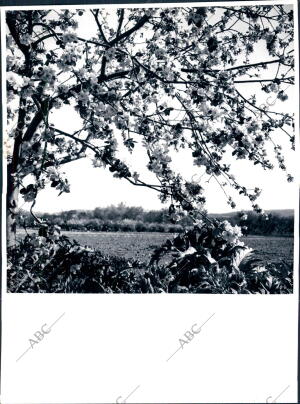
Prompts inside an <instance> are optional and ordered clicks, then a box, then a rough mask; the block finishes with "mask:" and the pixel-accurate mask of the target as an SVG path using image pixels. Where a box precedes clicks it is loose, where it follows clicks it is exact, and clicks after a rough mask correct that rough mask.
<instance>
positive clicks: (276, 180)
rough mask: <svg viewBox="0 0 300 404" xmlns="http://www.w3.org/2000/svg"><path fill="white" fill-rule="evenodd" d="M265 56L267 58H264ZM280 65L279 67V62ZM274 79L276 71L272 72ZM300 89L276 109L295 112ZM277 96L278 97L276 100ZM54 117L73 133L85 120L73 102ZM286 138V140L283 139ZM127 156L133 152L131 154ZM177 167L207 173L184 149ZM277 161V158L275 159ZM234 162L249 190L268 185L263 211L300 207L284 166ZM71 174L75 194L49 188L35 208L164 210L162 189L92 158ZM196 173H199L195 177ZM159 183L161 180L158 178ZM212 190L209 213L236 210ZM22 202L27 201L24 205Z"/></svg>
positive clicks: (291, 159)
mask: <svg viewBox="0 0 300 404" xmlns="http://www.w3.org/2000/svg"><path fill="white" fill-rule="evenodd" d="M83 21H84V23H83V24H82V25H81V26H80V27H79V29H80V31H81V32H80V36H85V37H89V36H90V35H91V34H93V31H91V29H94V28H90V26H91V25H92V27H94V24H89V18H88V17H85V20H83ZM263 58H264V59H263ZM255 59H257V60H259V61H261V60H270V56H268V55H267V54H266V50H265V49H263V47H261V49H260V51H259V52H258V53H257V54H256V55H255ZM275 68H276V66H275ZM269 73H270V75H271V77H272V74H273V75H274V72H273V71H272V70H269ZM239 86H240V87H239V90H240V91H241V92H242V93H243V95H244V96H246V97H247V95H250V94H251V93H253V85H252V88H251V89H250V88H249V85H246V84H240V85H239ZM294 91H295V90H294V89H292V88H289V90H288V95H289V99H288V100H287V101H285V102H284V103H283V102H281V101H280V100H277V101H276V104H275V105H274V106H273V107H272V109H273V110H278V111H280V112H284V111H289V112H291V111H292V110H294V111H295V107H296V105H295V103H294V102H293V99H295V92H294ZM268 96H269V94H264V98H258V105H259V104H260V103H263V102H266V99H267V98H268ZM275 98H276V95H274V94H273V95H272V100H271V99H270V98H269V102H272V101H273V100H274V99H275ZM51 120H52V121H53V122H55V126H56V127H57V128H59V129H61V130H65V131H66V132H69V133H72V132H73V131H75V130H77V129H78V128H79V125H80V119H79V118H78V115H77V113H76V112H74V111H73V109H72V108H71V107H69V106H64V107H63V108H62V109H61V110H56V111H55V112H54V113H53V114H52V118H51ZM277 136H280V137H281V138H283V133H278V134H277ZM281 138H280V139H281ZM281 143H282V144H283V146H287V147H285V148H284V155H285V156H286V163H287V166H288V172H289V173H291V174H292V175H293V174H295V172H296V155H295V153H294V152H292V151H291V150H290V149H289V148H288V146H289V142H288V141H287V139H283V142H281ZM137 151H138V152H135V153H134V154H133V159H131V160H129V158H128V160H127V158H126V161H127V162H128V163H129V165H130V166H131V167H132V168H134V170H136V171H138V172H140V174H141V179H142V180H143V179H145V180H148V181H155V179H154V178H155V177H154V176H153V174H151V173H149V171H148V170H147V169H146V168H145V157H146V154H145V151H144V150H143V149H142V148H141V147H138V148H137ZM126 157H127V156H126ZM172 157H173V160H174V167H175V169H176V171H177V172H179V173H180V174H181V175H182V176H183V177H184V178H186V179H189V180H191V179H192V177H193V176H198V177H199V175H200V174H201V171H199V170H200V169H199V167H196V166H193V162H192V158H191V153H190V151H188V150H186V151H180V155H177V154H173V155H172ZM274 162H275V160H274ZM228 163H230V164H231V165H232V173H234V175H235V176H236V178H237V180H239V181H240V183H241V184H242V185H245V186H246V187H249V188H254V187H256V186H258V187H259V188H262V189H263V192H262V195H261V197H260V198H259V200H258V203H259V205H260V206H261V207H262V208H263V209H285V208H294V206H295V198H296V195H297V187H296V186H295V184H294V183H287V181H286V176H285V174H284V172H283V171H282V170H279V169H277V168H276V162H275V169H274V170H273V171H264V170H263V169H262V168H260V167H258V166H253V164H251V163H250V162H247V161H244V160H239V161H236V160H234V159H233V158H232V157H231V156H230V157H229V159H228ZM62 171H63V172H65V173H66V175H67V178H68V180H69V182H70V184H71V192H70V193H69V194H62V195H60V196H59V197H58V196H57V195H58V192H57V191H55V190H53V188H50V186H49V187H47V188H46V189H45V190H43V191H41V192H40V193H39V195H38V197H37V201H36V206H35V210H36V211H43V212H59V211H62V210H70V209H94V208H95V207H104V206H107V205H111V204H114V205H117V204H119V203H120V202H124V203H126V204H127V205H129V206H143V208H145V209H160V208H161V207H163V206H165V205H162V204H161V202H160V201H159V199H158V193H156V192H155V191H153V190H150V189H146V188H143V187H135V186H133V185H131V184H129V183H128V182H127V181H125V180H124V179H123V180H120V179H116V178H114V177H113V176H112V173H110V171H109V170H108V169H103V168H94V167H93V166H92V163H91V161H90V160H89V159H82V160H79V161H76V162H73V163H69V164H68V165H65V166H64V167H63V169H62ZM195 178H196V177H194V179H195ZM155 182H156V181H155ZM206 185H207V187H206V189H207V192H206V197H207V209H208V211H209V212H214V213H222V212H227V211H229V210H230V208H229V206H228V205H227V202H226V198H225V195H224V194H223V192H222V190H221V189H220V188H219V186H218V185H216V184H215V183H214V182H213V179H212V180H211V182H210V183H208V184H206ZM227 190H228V193H229V194H230V195H232V197H233V199H234V201H235V202H236V203H237V208H236V209H251V205H250V203H249V201H248V200H247V199H246V198H244V197H240V196H239V195H237V194H236V193H235V192H234V190H231V189H229V188H228V189H227ZM20 205H22V202H21V204H20ZM29 207H30V204H27V203H25V204H23V205H22V208H23V209H29Z"/></svg>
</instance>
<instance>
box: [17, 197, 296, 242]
mask: <svg viewBox="0 0 300 404" xmlns="http://www.w3.org/2000/svg"><path fill="white" fill-rule="evenodd" d="M211 216H212V217H213V215H211ZM39 217H40V219H42V220H43V221H44V222H48V223H52V224H56V225H58V226H60V227H61V229H62V230H73V231H122V232H134V231H135V232H165V233H181V232H183V231H184V230H185V229H186V228H189V227H190V226H192V225H193V222H192V219H191V218H190V217H188V216H187V217H184V218H183V219H181V220H180V221H179V222H177V223H172V221H171V219H170V216H169V212H168V209H161V210H144V209H143V208H142V207H138V206H126V205H125V204H124V203H121V204H119V205H118V206H114V205H111V206H108V207H105V208H95V209H94V210H68V211H63V212H60V213H52V214H50V213H40V214H39ZM217 217H218V218H219V219H226V220H228V221H229V222H230V223H231V224H232V225H239V226H242V228H243V232H244V234H246V235H247V234H253V235H277V236H291V235H293V231H294V218H293V216H288V217H284V216H280V215H278V214H272V213H271V214H269V215H268V218H266V217H264V216H262V215H258V214H257V213H254V212H247V219H245V216H243V214H241V213H240V212H236V213H235V212H233V213H232V214H231V215H229V216H226V215H224V217H221V215H217ZM17 225H18V227H23V228H24V227H26V228H34V227H35V220H34V218H33V217H32V216H31V214H30V213H29V212H28V211H21V213H20V215H18V218H17Z"/></svg>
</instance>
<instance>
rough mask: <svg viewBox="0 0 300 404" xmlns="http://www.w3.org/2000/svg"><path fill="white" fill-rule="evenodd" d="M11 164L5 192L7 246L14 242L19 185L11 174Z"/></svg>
mask: <svg viewBox="0 0 300 404" xmlns="http://www.w3.org/2000/svg"><path fill="white" fill-rule="evenodd" d="M11 171H12V170H11V165H8V169H7V191H6V192H7V194H6V237H7V247H12V246H14V245H15V244H16V230H17V221H16V218H17V211H18V198H19V187H18V186H17V185H16V184H15V183H14V178H13V176H12V175H11V174H12V172H11Z"/></svg>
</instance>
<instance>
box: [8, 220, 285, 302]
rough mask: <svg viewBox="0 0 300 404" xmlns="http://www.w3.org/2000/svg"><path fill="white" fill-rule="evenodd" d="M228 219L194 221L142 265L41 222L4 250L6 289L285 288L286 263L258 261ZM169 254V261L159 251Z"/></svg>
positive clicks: (239, 290) (171, 290) (198, 290)
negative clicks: (207, 222) (109, 254)
mask: <svg viewBox="0 0 300 404" xmlns="http://www.w3.org/2000/svg"><path fill="white" fill-rule="evenodd" d="M240 235H241V233H240V229H239V228H238V227H237V226H236V227H232V226H231V225H230V224H229V223H228V222H218V221H215V222H213V223H211V224H210V225H204V224H200V223H199V225H197V226H195V227H194V229H193V230H190V231H188V232H186V233H185V234H183V235H180V236H177V237H176V238H174V239H173V240H168V241H167V242H166V243H165V244H164V245H163V246H162V247H161V248H159V249H158V250H157V251H156V252H155V254H154V255H153V257H152V259H151V261H150V262H149V263H148V264H146V263H142V262H139V261H132V260H126V259H123V258H116V257H106V256H103V255H102V254H101V252H100V251H98V250H95V249H92V248H89V247H86V246H85V247H83V246H80V245H79V244H78V243H77V242H76V241H71V240H69V239H68V238H67V237H65V236H62V235H60V229H59V228H58V227H56V226H54V227H48V226H43V227H41V228H40V230H39V235H37V234H33V235H27V236H26V237H25V238H24V239H23V240H21V241H20V243H19V245H17V246H15V247H10V248H9V249H8V273H7V279H8V290H9V291H10V292H57V293H58V292H60V293H67V292H71V293H222V294H224V293H291V291H292V268H291V267H290V266H289V265H287V264H284V263H280V264H278V265H275V264H270V265H266V266H263V265H261V262H260V260H259V259H257V258H255V257H251V256H249V252H250V250H249V249H248V248H246V247H245V246H244V245H243V243H241V242H240V241H239V237H240ZM168 253H171V254H173V255H175V257H174V258H173V259H172V261H171V262H170V263H169V264H160V261H161V259H162V256H163V255H165V254H168Z"/></svg>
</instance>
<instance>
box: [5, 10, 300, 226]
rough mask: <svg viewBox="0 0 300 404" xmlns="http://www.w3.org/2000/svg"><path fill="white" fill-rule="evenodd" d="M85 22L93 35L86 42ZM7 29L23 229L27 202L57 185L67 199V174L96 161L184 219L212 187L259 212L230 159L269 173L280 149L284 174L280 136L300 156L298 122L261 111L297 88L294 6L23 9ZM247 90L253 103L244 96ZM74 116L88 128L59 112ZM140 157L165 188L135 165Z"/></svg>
mask: <svg viewBox="0 0 300 404" xmlns="http://www.w3.org/2000/svg"><path fill="white" fill-rule="evenodd" d="M82 20H83V21H84V24H87V23H88V25H89V26H90V27H91V31H90V32H89V33H87V37H84V38H83V37H82V36H81V34H80V32H81V30H82V25H81V24H82V23H81V21H82ZM6 23H7V28H8V31H7V71H8V73H7V101H8V110H7V117H8V122H9V137H10V143H11V146H12V153H11V155H10V156H9V159H8V212H9V214H10V216H11V218H12V219H13V218H14V217H15V216H16V215H17V214H18V211H17V207H18V202H17V194H18V193H20V195H21V196H22V197H23V199H24V200H25V201H27V202H31V203H32V207H33V206H34V203H35V199H36V196H37V194H38V192H39V191H41V190H42V189H44V188H45V187H46V185H47V184H48V185H50V186H51V187H52V188H54V189H56V190H57V191H58V193H59V194H61V193H62V192H69V190H70V184H69V182H68V179H67V178H65V176H64V174H63V173H62V172H61V170H60V167H61V166H62V165H64V164H66V163H69V162H72V161H75V160H78V159H81V158H85V157H89V158H90V159H91V161H92V163H93V165H94V166H95V167H107V168H108V169H109V171H110V172H111V173H112V174H113V175H114V176H115V177H117V178H123V179H125V180H127V181H129V182H130V183H131V184H133V185H136V186H146V187H148V188H150V189H153V190H155V191H157V192H158V195H159V197H160V199H161V201H162V202H168V203H169V213H170V216H171V217H172V219H173V220H174V221H175V220H177V218H178V215H181V214H184V213H185V214H191V215H195V216H197V215H198V214H199V212H202V211H203V209H204V205H205V196H204V185H205V181H204V179H205V177H206V178H210V177H211V178H214V179H215V180H216V181H217V183H218V184H220V186H221V187H222V189H223V188H224V187H226V186H231V187H233V189H235V190H236V191H237V192H239V193H240V194H241V195H244V196H245V197H248V198H249V200H250V202H251V204H252V206H253V209H255V210H256V211H258V212H260V211H261V209H260V208H259V206H258V205H257V202H256V200H257V198H258V196H259V194H260V190H259V189H258V188H257V187H253V188H252V189H248V188H246V187H245V186H243V185H241V184H239V182H238V180H237V179H236V178H235V176H234V175H233V174H232V173H231V170H230V166H229V164H228V163H227V162H226V156H228V154H229V155H231V156H234V157H235V158H236V159H249V160H250V161H251V162H252V163H253V164H255V165H256V164H258V165H260V166H261V167H262V168H263V169H272V167H273V164H272V162H271V160H270V158H269V156H268V153H267V149H268V146H269V145H271V147H273V148H274V153H275V156H276V157H277V160H278V164H279V167H280V168H281V169H282V170H284V171H285V170H286V166H285V162H284V156H283V152H282V149H281V145H279V144H277V143H276V142H275V140H274V139H273V134H275V132H279V133H281V134H282V135H283V134H284V136H287V139H288V141H291V145H292V147H293V143H294V136H293V134H292V133H290V132H291V128H290V127H291V125H292V121H293V118H292V116H291V115H290V114H288V113H282V112H276V111H269V110H268V111H266V110H264V109H263V108H260V107H258V106H257V102H256V95H257V93H258V92H262V94H263V95H266V94H269V93H270V92H274V93H276V94H278V96H277V99H278V102H283V101H284V100H285V99H286V98H287V95H286V93H285V87H286V86H288V85H290V84H293V82H294V78H293V75H292V70H293V68H294V60H293V11H292V10H291V9H290V8H289V7H288V6H285V5H274V6H271V5H260V6H238V7H224V6H217V7H201V8H197V7H176V8H163V9H162V8H136V9H134V8H131V9H129V8H128V9H116V10H112V9H91V10H86V11H85V10H66V9H64V10H59V9H56V10H42V9H40V10H14V11H7V12H6ZM93 24H94V27H93V28H92V26H93ZM261 46H263V47H264V48H265V54H266V59H264V60H261V61H259V62H257V60H256V59H255V58H254V59H253V55H254V54H255V53H256V50H257V49H258V48H259V49H261ZM239 61H241V64H238V63H239ZM254 61H255V62H254ZM270 66H273V67H274V66H275V67H276V69H275V70H274V71H276V72H277V73H274V74H271V73H270V72H269V69H268V68H269V67H270ZM249 83H250V86H251V88H252V89H253V90H251V91H254V94H251V96H250V97H249V96H246V95H245V94H246V93H245V92H244V90H242V89H241V85H242V87H243V88H245V87H246V86H247V85H249ZM66 108H73V109H74V111H76V112H77V113H78V117H79V122H80V123H81V124H80V125H79V126H80V127H79V128H78V130H76V131H74V132H73V133H67V132H65V131H63V130H61V129H60V128H59V127H58V125H57V122H56V120H55V112H54V113H53V111H55V110H56V109H61V110H62V111H64V109H66ZM257 112H259V113H260V117H259V118H257ZM52 113H53V114H52ZM138 146H139V147H140V146H142V147H144V149H145V152H146V153H145V155H146V156H147V157H146V161H145V164H146V166H147V168H148V169H149V170H150V171H151V172H152V173H153V174H154V176H155V178H156V182H155V183H154V184H152V183H150V184H149V183H147V182H145V181H144V180H143V179H142V178H140V173H138V172H136V171H134V170H133V169H132V168H131V167H130V164H129V163H127V161H126V160H125V158H124V156H125V155H126V153H127V155H128V156H130V155H131V154H134V153H135V152H139V150H140V149H139V147H138ZM180 149H188V150H190V151H191V159H192V161H193V162H194V164H195V165H196V166H197V167H199V174H201V175H200V178H201V180H193V181H187V180H185V179H184V178H182V176H181V175H180V173H177V172H175V171H174V170H173V167H172V161H171V160H172V159H171V157H170V156H171V153H172V152H173V151H174V150H175V151H179V150H180ZM203 175H204V177H203ZM287 178H288V181H290V180H292V177H291V176H290V175H287ZM15 191H17V192H15ZM225 193H226V197H227V199H228V203H229V205H230V206H231V207H235V203H234V201H233V200H232V197H231V196H230V195H229V194H228V193H227V192H225ZM35 219H36V220H37V218H35ZM11 229H14V227H13V225H12V224H11Z"/></svg>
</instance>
